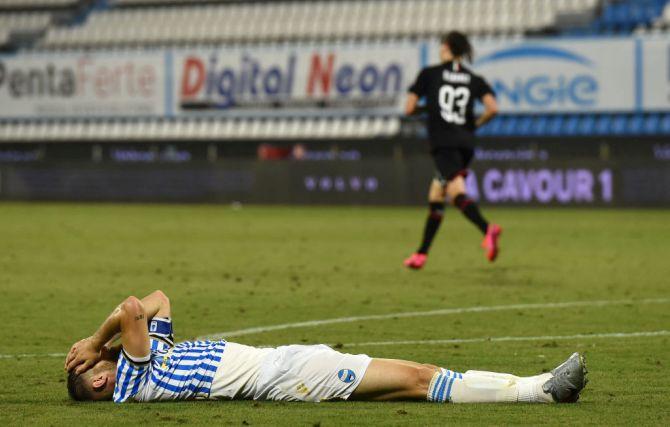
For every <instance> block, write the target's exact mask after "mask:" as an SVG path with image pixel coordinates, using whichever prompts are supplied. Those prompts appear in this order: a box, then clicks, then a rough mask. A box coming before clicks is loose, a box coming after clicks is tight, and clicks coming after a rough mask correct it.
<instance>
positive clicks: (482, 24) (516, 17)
mask: <svg viewBox="0 0 670 427" xmlns="http://www.w3.org/2000/svg"><path fill="white" fill-rule="evenodd" d="M112 3H113V4H116V5H131V4H133V5H137V4H142V5H147V4H149V3H151V2H150V1H147V0H117V1H115V2H112ZM155 3H157V4H161V5H163V4H165V3H166V1H165V0H161V1H155ZM198 3H199V1H197V0H193V1H192V2H190V4H189V5H187V6H185V5H183V2H181V3H180V5H175V6H162V7H133V8H112V9H110V10H107V11H95V12H94V13H92V14H91V15H90V16H89V18H88V20H87V21H86V22H85V23H84V24H83V25H82V26H79V27H67V28H51V29H50V30H49V32H48V34H47V36H46V37H45V38H44V39H43V40H42V42H41V46H43V47H46V48H49V47H82V46H88V47H96V46H129V45H137V46H142V45H147V44H149V45H151V44H171V43H192V44H198V43H216V42H243V43H254V42H259V41H260V42H265V41H284V40H322V39H351V38H360V37H363V38H366V37H367V38H379V37H414V36H435V35H438V34H441V33H443V32H444V31H446V30H447V29H459V30H462V31H466V32H469V33H473V34H489V33H493V34H501V33H502V34H508V33H519V32H523V31H525V30H538V29H541V28H543V27H548V26H551V25H552V24H553V23H554V22H555V19H556V17H557V15H559V14H560V13H567V12H570V13H572V12H580V11H589V10H595V8H596V7H598V0H414V1H410V0H369V1H364V0H347V1H330V2H324V1H287V0H283V1H274V2H252V3H232V4H228V2H226V1H221V2H219V3H220V4H210V3H208V4H198Z"/></svg>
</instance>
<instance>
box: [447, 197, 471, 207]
mask: <svg viewBox="0 0 670 427" xmlns="http://www.w3.org/2000/svg"><path fill="white" fill-rule="evenodd" d="M451 200H452V203H453V204H454V206H456V207H457V208H458V209H460V210H464V209H465V208H466V207H468V205H470V204H472V199H470V198H469V197H468V196H467V195H466V194H465V193H458V194H457V195H455V196H454V197H452V199H451Z"/></svg>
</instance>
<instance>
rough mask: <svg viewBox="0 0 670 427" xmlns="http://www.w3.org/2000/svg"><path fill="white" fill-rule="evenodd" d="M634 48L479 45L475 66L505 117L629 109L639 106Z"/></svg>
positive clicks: (598, 43) (579, 43)
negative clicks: (636, 91)
mask: <svg viewBox="0 0 670 427" xmlns="http://www.w3.org/2000/svg"><path fill="white" fill-rule="evenodd" d="M634 49H635V43H634V41H633V40H632V39H619V40H604V39H598V40H588V39H586V40H574V39H566V40H560V41H554V40H534V41H520V42H509V41H508V42H492V41H488V42H477V43H475V50H476V58H475V62H474V64H473V68H474V70H475V71H476V72H477V73H479V74H481V75H483V76H484V77H485V78H486V79H487V80H488V81H489V83H490V84H491V86H492V87H493V88H494V90H495V91H496V93H497V95H498V100H499V102H500V105H501V110H502V111H503V112H505V113H517V112H518V113H543V112H596V111H627V110H631V109H632V108H633V107H634V105H635V96H636V95H635V88H636V86H635V61H634V56H635V51H634ZM432 51H433V52H434V53H433V55H432V57H433V58H436V56H437V47H434V48H433V49H432Z"/></svg>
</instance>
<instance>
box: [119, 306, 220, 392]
mask: <svg viewBox="0 0 670 427" xmlns="http://www.w3.org/2000/svg"><path fill="white" fill-rule="evenodd" d="M149 337H150V338H151V353H150V355H149V356H147V357H145V358H143V359H137V358H133V357H131V356H130V355H128V354H126V353H125V352H124V351H121V354H119V359H118V361H117V365H116V385H115V387H114V402H116V403H122V402H127V401H137V402H153V401H159V400H188V399H206V398H208V397H209V393H210V390H211V387H212V382H213V381H214V374H215V373H216V370H217V368H218V366H219V364H220V362H221V356H223V352H224V350H225V347H226V342H225V341H216V342H212V341H192V342H183V343H181V344H177V345H176V346H175V345H174V338H173V335H172V322H171V320H170V319H163V318H154V319H152V321H151V324H150V325H149Z"/></svg>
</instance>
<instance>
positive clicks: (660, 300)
mask: <svg viewBox="0 0 670 427" xmlns="http://www.w3.org/2000/svg"><path fill="white" fill-rule="evenodd" d="M668 302H670V298H655V299H642V300H602V301H571V302H550V303H536V304H513V305H494V306H476V307H461V308H445V309H440V310H430V311H410V312H401V313H390V314H373V315H367V316H352V317H338V318H334V319H323V320H309V321H306V322H296V323H283V324H280V325H270V326H258V327H254V328H246V329H238V330H235V331H228V332H220V333H215V334H212V335H204V336H201V337H198V339H221V338H231V337H241V336H246V335H253V334H260V333H264V332H273V331H282V330H286V329H295V328H309V327H314V326H322V325H333V324H337V323H353V322H361V321H367V320H387V319H400V318H409V317H425V316H445V315H449V314H462V313H485V312H492V311H509V310H532V309H545V308H574V307H603V306H608V305H626V304H665V303H668Z"/></svg>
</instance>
